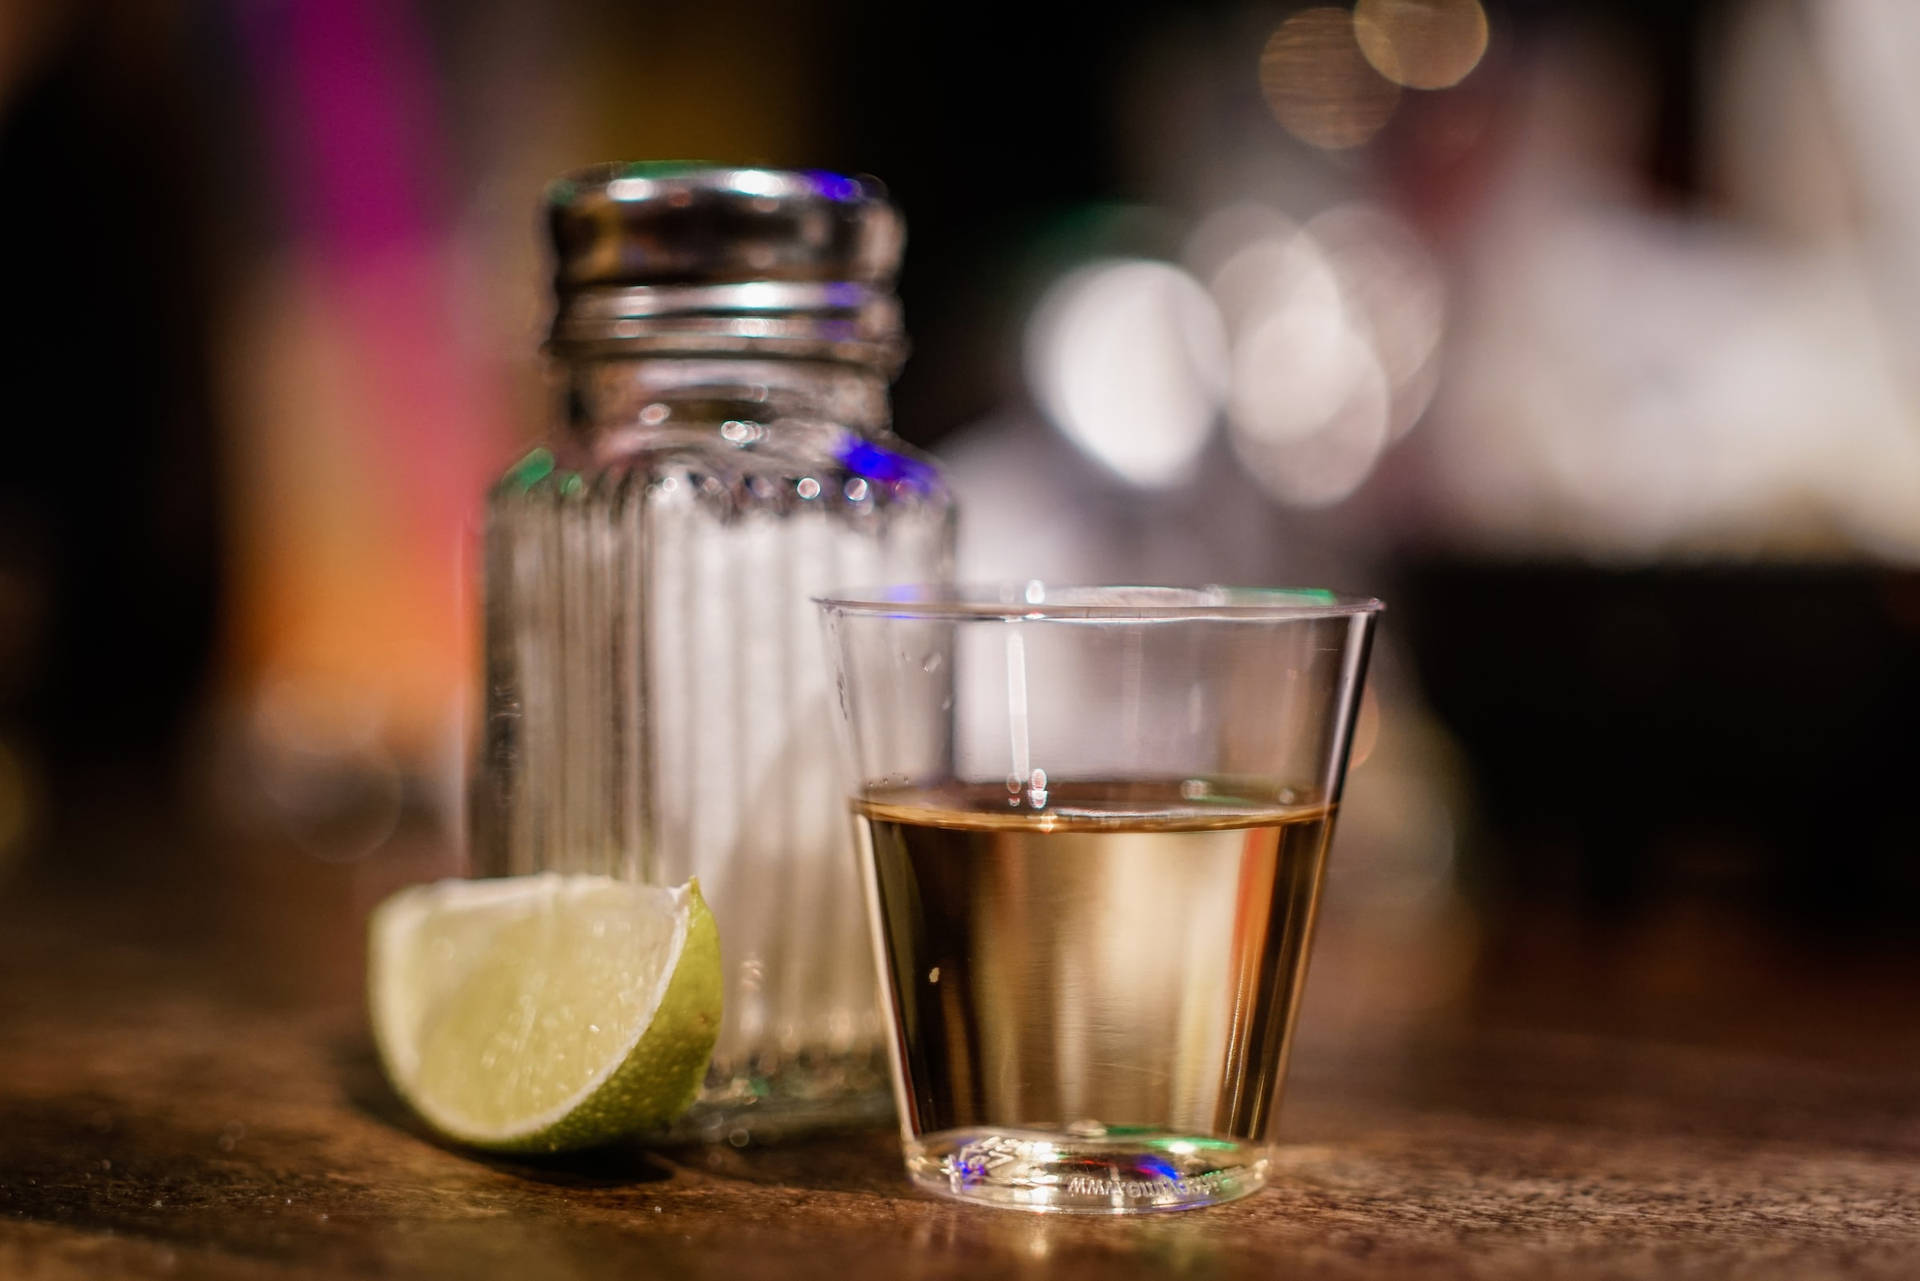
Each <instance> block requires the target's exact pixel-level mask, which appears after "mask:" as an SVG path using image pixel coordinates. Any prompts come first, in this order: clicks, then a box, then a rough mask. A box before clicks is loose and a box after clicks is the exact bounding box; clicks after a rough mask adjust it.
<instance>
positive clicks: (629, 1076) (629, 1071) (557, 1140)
mask: <svg viewBox="0 0 1920 1281" xmlns="http://www.w3.org/2000/svg"><path fill="white" fill-rule="evenodd" d="M688 885H689V889H690V890H691V893H690V895H689V903H688V918H687V941H686V945H685V947H684V948H683V949H682V950H681V953H680V962H679V964H678V965H676V966H674V970H673V977H672V978H671V979H670V980H668V982H667V990H666V993H665V995H663V996H662V997H661V998H660V1006H659V1008H658V1009H657V1010H656V1011H655V1012H654V1016H653V1021H652V1022H651V1023H649V1024H648V1025H647V1030H646V1032H645V1033H644V1034H642V1035H641V1037H640V1039H639V1040H638V1041H637V1042H635V1043H634V1047H633V1049H632V1051H631V1052H629V1053H628V1055H627V1057H626V1059H625V1061H623V1062H622V1063H621V1064H620V1066H619V1067H618V1068H616V1069H615V1070H614V1073H613V1075H612V1076H610V1077H608V1078H607V1079H606V1081H605V1082H603V1083H602V1084H601V1085H600V1086H599V1087H598V1088H596V1089H595V1090H594V1091H593V1093H592V1094H590V1095H588V1096H587V1097H586V1098H585V1099H584V1100H582V1101H581V1102H580V1104H579V1105H578V1106H576V1107H574V1108H573V1109H572V1110H571V1111H569V1112H568V1113H567V1114H566V1116H564V1117H562V1118H561V1119H560V1120H559V1121H558V1122H557V1123H555V1124H553V1125H551V1126H548V1127H547V1128H546V1129H543V1130H535V1131H533V1132H532V1133H530V1134H526V1135H519V1136H515V1135H508V1136H504V1137H496V1138H486V1139H480V1140H473V1139H463V1140H462V1141H463V1142H467V1143H469V1144H470V1145H471V1146H474V1147H478V1148H483V1149H485V1150H487V1151H491V1152H574V1151H579V1150H580V1149H583V1148H592V1147H599V1146H600V1145H602V1144H605V1143H611V1142H613V1141H614V1140H616V1139H623V1138H629V1137H631V1136H633V1135H635V1134H639V1133H642V1132H644V1131H647V1130H653V1129H658V1128H660V1127H662V1126H665V1125H666V1124H667V1123H668V1122H671V1121H674V1120H677V1119H679V1117H680V1114H681V1113H683V1112H685V1111H686V1110H687V1108H688V1107H689V1106H691V1105H692V1103H693V1100H694V1096H695V1095H697V1094H699V1093H700V1082H701V1081H702V1080H703V1079H704V1078H705V1077H706V1074H707V1063H708V1061H709V1060H711V1059H712V1058H713V1045H714V1042H715V1041H716V1040H717V1039H718V1038H719V1036H720V1013H721V987H722V984H721V981H720V974H721V971H720V931H719V928H718V927H717V926H716V925H715V924H714V921H713V913H712V911H710V910H709V909H708V907H707V901H706V900H705V899H704V898H702V897H701V896H700V883H699V881H698V880H697V879H696V880H693V881H690V882H689V883H688ZM450 1137H459V1136H450Z"/></svg>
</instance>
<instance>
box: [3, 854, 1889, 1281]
mask: <svg viewBox="0 0 1920 1281" xmlns="http://www.w3.org/2000/svg"><path fill="white" fill-rule="evenodd" d="M432 863H433V856H432V855H431V854H430V853H429V854H422V855H419V856H418V857H416V858H414V859H413V860H412V861H411V862H409V861H408V859H406V858H404V857H401V858H388V859H385V860H383V861H382V862H381V863H380V864H379V865H378V866H377V867H369V866H353V867H340V866H333V865H326V864H320V863H317V862H314V861H312V860H304V861H303V860H301V859H299V858H297V857H293V856H290V855H288V854H286V853H285V852H278V853H276V852H271V851H263V850H260V849H257V848H256V849H250V850H248V849H240V850H229V851H228V852H226V853H224V854H221V855H218V856H215V855H211V854H209V855H206V856H204V857H196V858H189V859H174V860H170V861H169V862H167V863H166V864H165V865H164V867H161V868H156V867H155V866H148V865H146V864H144V863H143V862H142V860H140V859H139V858H138V857H137V855H136V856H133V857H129V858H125V859H122V860H121V861H119V862H117V863H109V864H107V865H105V866H92V867H90V868H89V869H88V870H87V871H86V872H85V873H84V874H80V873H58V872H55V873H48V872H44V871H42V872H35V873H31V874H28V873H22V874H19V875H16V876H15V878H14V879H13V881H12V883H11V884H10V885H9V886H8V887H6V889H5V890H4V891H0V1277H4V1278H23V1279H24V1278H34V1279H37V1278H101V1277H206V1278H228V1277H289V1278H323V1277H324V1278H332V1277H349V1276H380V1277H388V1276H390V1277H436V1278H437V1277H448V1278H454V1277H458V1278H475V1277H555V1278H581V1279H587V1278H601V1277H608V1278H611V1277H622V1278H630V1277H653V1276H660V1277H688V1278H702V1277H729V1278H763V1277H764V1278H773V1277H829V1278H845V1277H865V1276H877V1277H906V1278H919V1277H928V1278H932V1277H963V1276H964V1277H970V1278H973V1277H982V1276H986V1277H1000V1276H1043V1275H1044V1276H1061V1277H1068V1278H1077V1277H1085V1278H1093V1277H1100V1278H1117V1277H1134V1276H1140V1277H1146V1276H1155V1277H1159V1276H1195V1277H1214V1276H1218V1277H1243V1276H1244V1277H1262V1278H1400V1277H1408V1278H1411V1277H1422V1278H1425V1277H1450V1278H1452V1277H1457V1278H1489V1279H1491V1278H1528V1279H1529V1281H1538V1279H1542V1278H1562V1277H1564V1278H1611V1277H1618V1278H1660V1277H1722V1276H1739V1277H1743V1278H1752V1279H1755V1281H1759V1279H1764V1278H1782V1279H1783V1281H1784V1279H1787V1278H1793V1279H1795V1281H1800V1279H1804V1278H1822V1277H1848V1278H1854V1277H1858V1278H1881V1277H1884V1278H1903V1279H1904V1278H1912V1277H1916V1276H1920V1073H1916V1070H1915V1066H1916V1064H1920V1058H1915V1057H1914V1052H1915V1050H1916V1049H1917V1048H1920V1044H1917V1038H1916V1036H1915V1035H1914V1032H1913V1029H1912V1026H1911V1025H1912V1024H1913V1023H1914V1022H1915V1020H1914V1019H1913V1018H1912V1005H1911V1003H1910V1001H1909V1000H1908V998H1909V997H1910V996H1911V994H1912V991H1913V989H1912V988H1911V986H1910V985H1908V984H1907V983H1906V979H1907V978H1908V977H1909V976H1908V974H1907V972H1906V971H1904V970H1903V969H1901V968H1899V967H1897V966H1893V967H1889V966H1888V965H1887V964H1885V963H1882V962H1873V963H1871V964H1867V963H1861V962H1857V961H1848V962H1846V963H1845V964H1836V965H1834V966H1831V967H1829V968H1828V969H1827V970H1823V971H1820V972H1818V973H1816V972H1815V971H1814V969H1813V968H1812V967H1810V966H1808V965H1806V964H1803V963H1800V962H1799V961H1797V960H1792V958H1788V960H1781V959H1780V955H1779V953H1778V951H1777V949H1776V950H1775V951H1766V950H1753V951H1748V952H1741V951H1739V950H1738V949H1734V950H1732V951H1728V950H1726V949H1724V948H1723V949H1721V950H1720V951H1718V952H1715V951H1713V950H1712V949H1703V948H1702V947H1701V946H1700V945H1699V944H1698V942H1697V940H1698V938H1700V937H1702V935H1700V934H1699V933H1698V932H1697V931H1693V932H1688V931H1682V932H1681V933H1680V934H1678V935H1676V937H1683V938H1687V939H1690V940H1694V941H1691V942H1688V943H1687V944H1685V946H1684V947H1681V948H1680V950H1679V951H1677V952H1675V953H1674V954H1673V955H1670V956H1668V957H1666V958H1665V960H1664V961H1662V962H1661V963H1660V964H1658V965H1655V966H1653V967H1652V968H1651V969H1646V974H1648V975H1662V974H1665V975H1669V976H1670V974H1671V972H1672V970H1673V967H1674V966H1680V967H1681V969H1682V972H1683V973H1684V974H1686V975H1689V976H1691V977H1690V978H1689V979H1688V981H1687V982H1686V983H1683V984H1681V987H1682V988H1683V989H1684V990H1683V991H1682V992H1681V993H1680V995H1679V997H1678V998H1676V996H1675V994H1674V992H1673V991H1672V990H1671V989H1672V988H1673V986H1674V984H1673V982H1672V980H1671V978H1670V977H1669V978H1668V979H1667V980H1665V988H1662V987H1661V985H1660V983H1656V982H1653V981H1652V980H1651V979H1648V980H1646V981H1644V982H1643V981H1642V980H1641V979H1640V978H1635V977H1634V974H1635V972H1636V969H1635V967H1636V964H1637V965H1640V966H1641V968H1645V965H1646V956H1647V954H1648V950H1649V948H1653V949H1654V950H1655V951H1657V945H1656V944H1655V943H1653V942H1650V941H1649V940H1647V939H1641V940H1639V941H1638V942H1636V943H1634V944H1633V945H1632V947H1631V948H1628V949H1626V950H1623V948H1625V945H1623V944H1621V943H1620V942H1619V941H1618V940H1616V941H1614V942H1613V943H1612V944H1610V945H1609V947H1610V948H1611V950H1608V948H1605V947H1597V946H1595V945H1593V944H1592V942H1591V940H1582V939H1580V938H1578V937H1570V936H1569V935H1568V934H1567V933H1566V932H1564V931H1558V930H1543V931H1540V932H1539V933H1538V935H1537V936H1536V937H1535V938H1534V940H1533V941H1532V942H1528V941H1526V940H1525V939H1519V940H1518V941H1515V940H1514V939H1509V940H1507V941H1505V942H1502V943H1499V944H1497V945H1494V944H1488V945H1484V946H1483V947H1482V948H1481V950H1480V952H1479V959H1478V961H1477V963H1476V973H1478V974H1479V975H1480V977H1479V978H1478V979H1476V981H1475V984H1474V985H1473V986H1472V987H1470V988H1469V989H1468V990H1467V991H1466V992H1465V993H1464V995H1463V996H1462V998H1461V999H1460V1000H1456V1001H1453V1002H1450V1003H1448V1004H1447V1005H1446V1006H1445V1008H1444V1009H1442V1010H1440V1011H1438V1012H1434V1011H1429V1012H1428V1014H1427V1015H1426V1016H1424V1017H1422V1018H1420V1019H1415V1020H1410V1021H1405V1022H1403V1023H1401V1024H1397V1025H1395V1027H1394V1029H1393V1030H1392V1032H1391V1034H1384V1033H1379V1032H1378V1030H1377V1029H1376V1031H1375V1033H1374V1034H1372V1035H1368V1036H1349V1037H1347V1038H1345V1039H1344V1040H1343V1039H1341V1038H1335V1037H1329V1036H1324V1035H1323V1036H1320V1037H1319V1038H1318V1040H1316V1039H1315V1037H1314V1035H1313V1027H1312V1026H1307V1027H1303V1042H1302V1052H1301V1055H1300V1057H1299V1058H1298V1060H1297V1061H1296V1065H1295V1072H1294V1078H1293V1083H1292V1087H1291V1091H1290V1094H1289V1098H1288V1102H1287V1105H1286V1110H1285V1112H1284V1129H1285V1136H1286V1140H1287V1141H1286V1143H1285V1145H1284V1146H1283V1147H1282V1148H1281V1149H1280V1151H1279V1154H1278V1170H1277V1172H1276V1175H1275V1179H1274V1182H1273V1186H1272V1187H1270V1188H1269V1189H1268V1190H1267V1191H1266V1192H1264V1193H1262V1194H1260V1195H1257V1196H1254V1197H1252V1198H1249V1199H1247V1200H1244V1201H1241V1202H1238V1203H1236V1204H1232V1205H1228V1206H1223V1207H1218V1208H1214V1209H1209V1210H1203V1211H1193V1212H1186V1213H1180V1214H1171V1215H1162V1216H1152V1217H1142V1218H1134V1219H1128V1220H1110V1219H1098V1220H1095V1219H1073V1218H1060V1217H1041V1216H1030V1215H1023V1214H1018V1213H1009V1212H996V1211H988V1210H982V1209H977V1208H973V1207H967V1206H960V1205H955V1204H950V1203H946V1202H943V1201H940V1200H936V1199H933V1198H930V1197H926V1196H923V1195H921V1194H919V1193H917V1192H915V1191H913V1190H912V1189H910V1188H909V1187H908V1186H907V1184H906V1183H905V1181H904V1179H903V1178H902V1176H901V1174H900V1171H899V1152H898V1146H897V1142H896V1140H895V1139H894V1137H893V1136H892V1135H891V1134H888V1133H858V1134H846V1135H839V1136H833V1137H825V1138H815V1139H812V1140H807V1141H804V1142H795V1143H792V1144H788V1145H784V1146H777V1147H769V1148H758V1149H743V1150H736V1149H733V1148H730V1147H724V1146H723V1147H719V1148H715V1149H711V1150H709V1149H699V1148H695V1149H683V1150H677V1151H647V1150H645V1149H643V1148H640V1147H637V1146H636V1147H629V1148H622V1149H616V1150H611V1151H605V1152H601V1153H597V1154H594V1155H591V1156H588V1157H585V1158H578V1159H573V1160H569V1161H555V1162H525V1161H508V1160H492V1159H487V1158H483V1157H476V1156H474V1155H472V1154H469V1153H463V1152H457V1151H450V1150H448V1149H446V1148H443V1147H441V1146H439V1145H438V1144H436V1143H435V1142H434V1141H433V1140H431V1139H430V1138H429V1137H427V1136H426V1135H425V1134H423V1133H422V1132H421V1131H420V1130H419V1129H418V1127H417V1126H416V1125H415V1124H414V1123H413V1122H412V1121H411V1119H410V1118H409V1117H408V1116H407V1115H406V1113H405V1112H404V1110H403V1109H401V1108H400V1106H399V1105H398V1104H397V1103H396V1101H395V1100H394V1098H393V1096H392V1095H391V1094H390V1093H389V1092H388V1090H387V1088H386V1086H385V1084H384V1082H383V1081H382V1080H381V1077H380V1074H379V1070H378V1067H377V1065H376V1064H375V1063H374V1061H373V1059H372V1057H371V1052H370V1050H369V1047H368V1043H367V1040H366V1037H365V1034H364V1030H363V1016H362V1013H361V1008H360V1003H359V1000H358V996H357V991H358V986H359V983H360V981H361V980H360V972H359V968H358V967H359V961H358V955H359V952H358V948H359V941H358V939H359V935H358V931H359V928H360V925H359V922H360V920H361V917H362V915H363V914H364V911H365V908H366V906H367V905H368V904H369V903H370V902H371V901H373V899H374V898H376V897H377V896H378V894H380V893H382V892H384V890H385V889H386V888H387V887H388V886H389V885H391V884H393V883H397V882H398V881H401V880H405V879H412V878H415V877H417V876H419V875H421V874H423V873H424V872H427V871H430V870H431V869H432ZM1372 945H1373V946H1378V944H1377V943H1375V944H1372ZM1529 949H1531V950H1529ZM1688 949H1691V950H1688ZM1338 954H1339V952H1338V946H1337V940H1336V944H1335V955H1338ZM1626 957H1635V958H1640V959H1639V961H1638V962H1633V963H1629V962H1628V961H1626V960H1624V959H1623V958H1626ZM1768 958H1772V959H1768ZM1324 959H1325V958H1323V960H1324ZM1789 961H1791V963H1789ZM1688 967H1690V968H1688ZM1502 974H1504V975H1507V976H1508V978H1507V980H1506V981H1501V980H1500V979H1499V978H1498V976H1499V975H1502ZM1623 975H1624V977H1623ZM1490 976H1492V977H1490ZM1336 980H1337V976H1336V977H1335V978H1330V979H1327V980H1326V981H1325V982H1322V981H1321V978H1320V977H1316V980H1315V988H1314V990H1313V992H1311V993H1310V996H1309V1006H1308V1011H1307V1015H1306V1019H1307V1023H1308V1024H1309V1025H1313V1024H1314V1023H1315V1021H1316V1020H1318V1021H1319V1025H1320V1026H1322V1027H1329V1026H1343V1027H1345V1026H1351V1025H1352V1024H1353V1022H1354V1018H1353V1017H1351V1016H1352V1011H1342V1010H1339V1009H1336V1008H1334V1005H1335V1004H1337V1000H1336V998H1337V997H1338V996H1339V995H1340V994H1341V993H1342V992H1343V991H1345V990H1349V989H1343V988H1342V987H1341V986H1340V984H1339V983H1338V982H1337V981H1336ZM1343 1016H1347V1017H1345V1018H1344V1021H1343ZM1364 1021H1365V1020H1364V1019H1362V1020H1361V1022H1364ZM1316 1046H1317V1047H1318V1048H1315V1047H1316Z"/></svg>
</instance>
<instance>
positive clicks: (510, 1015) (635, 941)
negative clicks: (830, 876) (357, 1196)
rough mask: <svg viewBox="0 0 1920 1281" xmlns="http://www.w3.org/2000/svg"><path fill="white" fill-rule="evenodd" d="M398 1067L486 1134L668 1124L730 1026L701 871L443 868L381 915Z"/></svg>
mask: <svg viewBox="0 0 1920 1281" xmlns="http://www.w3.org/2000/svg"><path fill="white" fill-rule="evenodd" d="M368 988H369V1005H370V1007H371V1011H372V1016H373V1027H374V1038H375V1041H376V1043H377V1044H378V1046H379V1050H380V1059H381V1063H382V1065H383V1066H384V1067H385V1069H386V1072H387V1076H388V1079H389V1080H390V1081H391V1082H392V1083H393V1085H394V1088H395V1089H396V1090H397V1091H398V1092H399V1094H400V1095H401V1097H402V1098H404V1099H405V1100H406V1101H407V1103H408V1104H409V1105H410V1106H412V1107H413V1109H414V1110H415V1111H416V1112H418V1113H419V1115H420V1116H421V1118H422V1119H423V1120H425V1121H426V1122H427V1124H428V1125H430V1126H432V1127H433V1129H435V1130H436V1131H438V1132H439V1133H441V1134H443V1135H445V1136H446V1137H448V1138H450V1139H453V1140H456V1141H458V1142H460V1143H464V1144H467V1145H469V1146H473V1147H479V1148H486V1149H490V1150H494V1151H507V1152H559V1151H566V1150H570V1149H575V1148H584V1147H591V1146H594V1145H597V1144H600V1143H604V1142H608V1141H610V1140H613V1139H617V1138H620V1137H623V1136H625V1135H628V1134H632V1133H634V1132H636V1131H642V1130H647V1129H652V1128H655V1127H659V1126H664V1125H665V1124H667V1123H668V1122H670V1121H672V1120H673V1119H675V1118H676V1117H677V1116H679V1115H680V1113H682V1112H684V1111H685V1110H686V1108H687V1106H688V1105H689V1104H690V1103H691V1102H692V1101H693V1098H694V1096H695V1094H696V1093H697V1092H698V1091H699V1087H700V1082H701V1079H702V1077H703V1076H704V1074H705V1071H706V1066H707V1062H708V1060H709V1058H710V1057H711V1056H712V1053H713V1044H714V1040H715V1038H716V1037H717V1036H718V1034H719V1029H720V1013H721V967H720V944H719V935H718V932H717V930H716V928H715V926H714V921H713V914H712V913H711V912H710V911H708V909H707V905H706V902H705V900H704V899H702V898H701V895H700V887H699V883H698V882H697V881H688V882H687V883H686V884H685V885H682V886H677V887H666V886H646V885H634V884H630V883H627V882H622V881H615V880H613V879H612V878H610V877H604V876H564V875H560V874H558V873H544V874H541V875H539V876H525V877H506V878H500V879H497V880H487V881H442V882H439V883H437V884H434V885H422V886H415V887H413V888H411V889H406V890H402V891H400V892H399V893H398V894H395V895H394V896H392V897H391V898H389V899H387V900H386V901H385V902H384V903H382V904H381V905H380V906H379V907H378V908H377V909H375V911H374V914H373V917H372V920H371V922H370V925H369V956H368Z"/></svg>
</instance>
